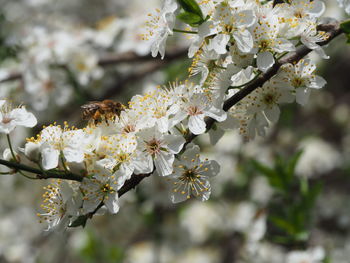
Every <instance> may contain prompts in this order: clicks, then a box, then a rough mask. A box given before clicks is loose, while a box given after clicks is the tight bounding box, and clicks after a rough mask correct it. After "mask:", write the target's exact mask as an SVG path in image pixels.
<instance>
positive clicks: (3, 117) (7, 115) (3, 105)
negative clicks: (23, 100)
mask: <svg viewBox="0 0 350 263" xmlns="http://www.w3.org/2000/svg"><path fill="white" fill-rule="evenodd" d="M36 124H37V120H36V118H35V116H34V114H33V113H30V112H28V111H27V110H26V109H25V107H24V106H20V107H18V108H13V107H12V104H11V103H9V102H8V101H7V100H0V133H6V134H9V133H10V132H11V131H13V130H14V129H15V128H16V127H17V126H24V127H29V128H32V127H34V126H35V125H36Z"/></svg>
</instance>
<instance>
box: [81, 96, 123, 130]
mask: <svg viewBox="0 0 350 263" xmlns="http://www.w3.org/2000/svg"><path fill="white" fill-rule="evenodd" d="M81 108H82V109H83V119H84V120H89V121H93V123H94V124H95V125H96V124H98V123H100V122H102V121H105V122H106V124H108V121H109V120H114V119H115V117H116V116H118V117H119V116H120V113H121V112H122V111H123V110H125V108H126V107H125V106H124V105H123V104H122V103H120V102H116V101H113V100H103V101H91V102H89V103H87V104H84V105H83V106H81Z"/></svg>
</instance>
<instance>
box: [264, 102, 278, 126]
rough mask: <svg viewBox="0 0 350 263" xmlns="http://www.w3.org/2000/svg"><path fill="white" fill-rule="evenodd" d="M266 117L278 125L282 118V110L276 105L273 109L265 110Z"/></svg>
mask: <svg viewBox="0 0 350 263" xmlns="http://www.w3.org/2000/svg"><path fill="white" fill-rule="evenodd" d="M264 112H265V115H266V117H267V118H268V119H269V121H271V122H273V123H276V122H277V121H278V119H279V117H280V113H281V111H280V108H279V107H278V106H277V105H274V106H273V107H271V108H267V109H265V110H264Z"/></svg>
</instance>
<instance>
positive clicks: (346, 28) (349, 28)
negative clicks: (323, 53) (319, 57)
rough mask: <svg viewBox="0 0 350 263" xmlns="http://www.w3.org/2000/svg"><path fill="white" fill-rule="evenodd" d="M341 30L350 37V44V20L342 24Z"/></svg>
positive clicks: (349, 39)
mask: <svg viewBox="0 0 350 263" xmlns="http://www.w3.org/2000/svg"><path fill="white" fill-rule="evenodd" d="M340 28H341V29H342V30H343V32H344V33H345V34H346V36H347V37H348V40H347V42H346V43H348V44H350V20H347V21H344V22H343V23H341V24H340Z"/></svg>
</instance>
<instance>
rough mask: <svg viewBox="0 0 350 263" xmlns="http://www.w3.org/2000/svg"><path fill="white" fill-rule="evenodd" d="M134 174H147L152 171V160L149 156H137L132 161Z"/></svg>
mask: <svg viewBox="0 0 350 263" xmlns="http://www.w3.org/2000/svg"><path fill="white" fill-rule="evenodd" d="M133 163H134V167H135V170H134V173H135V174H148V173H150V172H152V171H153V159H152V157H151V155H146V154H142V155H139V156H138V157H137V158H136V159H135V160H134V161H133Z"/></svg>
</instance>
